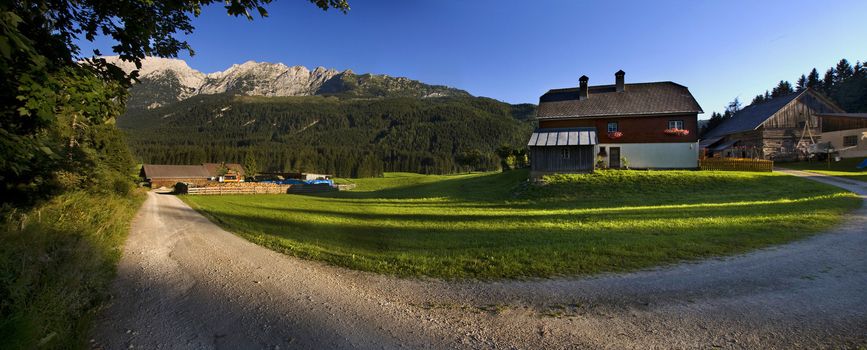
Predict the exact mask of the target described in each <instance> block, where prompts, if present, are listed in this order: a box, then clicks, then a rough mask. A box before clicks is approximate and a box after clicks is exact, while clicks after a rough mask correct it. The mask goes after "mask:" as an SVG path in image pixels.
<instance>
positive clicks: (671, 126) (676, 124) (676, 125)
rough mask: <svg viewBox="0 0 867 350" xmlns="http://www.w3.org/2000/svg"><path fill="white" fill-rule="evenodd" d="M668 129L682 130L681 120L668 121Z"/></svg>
mask: <svg viewBox="0 0 867 350" xmlns="http://www.w3.org/2000/svg"><path fill="white" fill-rule="evenodd" d="M668 128H669V129H677V130H683V120H669V121H668Z"/></svg>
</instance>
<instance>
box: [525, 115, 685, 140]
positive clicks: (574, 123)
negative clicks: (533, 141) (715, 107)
mask: <svg viewBox="0 0 867 350" xmlns="http://www.w3.org/2000/svg"><path fill="white" fill-rule="evenodd" d="M676 120H680V121H683V129H685V130H689V135H683V136H678V135H669V134H666V133H665V129H668V128H669V122H670V121H676ZM611 122H616V123H617V130H618V131H620V132H621V133H623V134H622V135H621V136H620V137H619V138H616V139H615V138H611V137H609V135H608V123H611ZM571 127H592V128H596V130H597V137H598V138H599V143H665V142H697V141H698V114H697V113H693V114H677V115H667V116H660V115H655V116H628V117H598V118H581V119H556V120H552V119H543V120H539V128H543V129H545V128H571Z"/></svg>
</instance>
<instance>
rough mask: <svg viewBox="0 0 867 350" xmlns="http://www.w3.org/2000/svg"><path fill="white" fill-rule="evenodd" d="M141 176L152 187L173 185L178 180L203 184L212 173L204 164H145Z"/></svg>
mask: <svg viewBox="0 0 867 350" xmlns="http://www.w3.org/2000/svg"><path fill="white" fill-rule="evenodd" d="M139 177H141V178H142V179H144V180H145V181H148V182H150V184H151V187H152V188H159V187H172V186H174V185H175V184H176V183H178V182H186V183H192V184H196V185H203V184H205V183H206V182H208V181H209V180H210V179H211V177H212V175H211V174H210V173H209V172H208V169H207V168H205V167H204V166H202V165H165V164H144V165H142V167H141V171H140V172H139Z"/></svg>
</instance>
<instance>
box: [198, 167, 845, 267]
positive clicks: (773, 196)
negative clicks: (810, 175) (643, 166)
mask: <svg viewBox="0 0 867 350" xmlns="http://www.w3.org/2000/svg"><path fill="white" fill-rule="evenodd" d="M526 175H527V174H526V172H523V171H513V172H507V173H488V174H472V175H459V176H421V175H414V174H387V175H386V177H384V178H372V179H360V180H354V181H355V182H356V183H357V184H358V190H357V191H350V192H340V193H331V194H327V195H318V196H301V195H256V196H220V197H216V196H211V197H206V196H187V197H185V198H184V200H185V201H187V203H190V204H191V205H192V206H193V207H194V208H196V209H198V210H199V211H201V212H203V213H204V214H205V215H207V216H209V217H210V218H211V219H212V220H214V221H215V222H217V223H219V224H221V225H222V226H224V227H226V228H228V229H230V230H232V231H234V232H237V233H239V234H240V235H241V236H243V237H245V238H247V239H249V240H251V241H253V242H256V243H259V244H262V245H264V246H267V247H270V248H272V249H275V250H278V251H281V252H284V253H287V254H292V255H296V256H300V257H305V258H311V259H317V260H324V261H327V262H331V263H334V264H337V265H341V266H346V267H350V268H356V269H362V270H368V271H376V272H382V273H389V274H397V275H403V276H420V275H423V276H434V277H445V278H466V277H471V278H516V277H537V276H541V277H545V276H555V275H580V274H592V273H599V272H607V271H627V270H634V269H639V268H644V267H649V266H654V265H659V264H666V263H673V262H677V261H682V260H689V259H697V258H703V257H708V256H718V255H726V254H734V253H739V252H744V251H748V250H751V249H756V248H759V247H765V246H768V245H772V244H779V243H783V242H787V241H791V240H794V239H799V238H802V237H805V236H806V235H809V234H811V233H815V232H818V231H820V230H823V229H826V228H828V227H830V226H831V225H833V224H835V223H837V222H839V220H840V219H841V216H842V214H843V213H845V212H846V211H848V210H851V209H853V208H855V207H858V206H859V205H860V203H861V201H860V200H859V199H858V198H857V197H856V196H854V195H853V194H851V193H848V192H844V191H842V190H839V189H836V188H833V187H830V186H827V185H823V184H819V183H815V182H810V181H807V180H803V179H799V178H795V177H791V176H786V175H779V174H760V173H733V172H719V173H717V172H687V171H664V172H663V171H659V172H642V171H610V172H600V173H597V174H595V175H569V176H565V175H564V176H555V177H550V178H549V179H548V180H549V184H548V185H546V186H543V187H536V186H530V185H527V184H526V183H525V182H523V180H524V179H526Z"/></svg>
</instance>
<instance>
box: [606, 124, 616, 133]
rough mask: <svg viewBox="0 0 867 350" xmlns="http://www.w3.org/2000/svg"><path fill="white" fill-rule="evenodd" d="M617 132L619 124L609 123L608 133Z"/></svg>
mask: <svg viewBox="0 0 867 350" xmlns="http://www.w3.org/2000/svg"><path fill="white" fill-rule="evenodd" d="M615 131H618V130H617V122H609V123H608V132H615Z"/></svg>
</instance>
